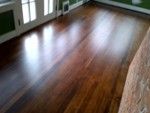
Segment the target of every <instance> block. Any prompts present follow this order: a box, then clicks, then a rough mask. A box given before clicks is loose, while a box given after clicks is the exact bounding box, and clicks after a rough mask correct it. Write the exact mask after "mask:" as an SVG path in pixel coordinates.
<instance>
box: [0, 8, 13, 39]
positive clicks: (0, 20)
mask: <svg viewBox="0 0 150 113" xmlns="http://www.w3.org/2000/svg"><path fill="white" fill-rule="evenodd" d="M13 30H15V24H14V15H13V11H12V10H11V11H7V12H4V13H1V14H0V36H1V35H3V34H5V33H8V32H10V31H13Z"/></svg>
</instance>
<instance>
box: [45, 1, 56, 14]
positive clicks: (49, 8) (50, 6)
mask: <svg viewBox="0 0 150 113" xmlns="http://www.w3.org/2000/svg"><path fill="white" fill-rule="evenodd" d="M53 2H54V1H53V0H44V15H48V14H51V13H52V12H53V8H54V7H53Z"/></svg>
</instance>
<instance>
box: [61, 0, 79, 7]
mask: <svg viewBox="0 0 150 113" xmlns="http://www.w3.org/2000/svg"><path fill="white" fill-rule="evenodd" d="M63 1H66V0H59V9H62V3H63ZM78 1H81V0H69V2H70V5H73V4H75V3H77V2H78Z"/></svg>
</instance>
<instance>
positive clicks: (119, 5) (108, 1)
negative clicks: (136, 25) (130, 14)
mask: <svg viewBox="0 0 150 113" xmlns="http://www.w3.org/2000/svg"><path fill="white" fill-rule="evenodd" d="M94 1H97V2H101V3H105V4H109V5H113V6H118V7H122V8H126V9H130V10H134V11H138V12H142V13H146V14H150V10H148V9H144V8H141V7H137V6H131V5H127V4H124V3H119V2H115V1H110V0H94Z"/></svg>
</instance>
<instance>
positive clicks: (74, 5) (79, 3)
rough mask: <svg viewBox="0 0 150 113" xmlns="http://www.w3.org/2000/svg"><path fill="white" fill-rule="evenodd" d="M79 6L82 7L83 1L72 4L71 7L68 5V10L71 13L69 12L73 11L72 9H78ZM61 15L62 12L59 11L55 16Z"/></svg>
mask: <svg viewBox="0 0 150 113" xmlns="http://www.w3.org/2000/svg"><path fill="white" fill-rule="evenodd" d="M81 5H83V0H82V1H79V2H77V3H75V4H73V5H70V6H69V10H70V11H71V10H73V9H75V8H77V7H79V6H81ZM62 13H63V12H62V10H59V11H58V13H57V16H60V15H62Z"/></svg>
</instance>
